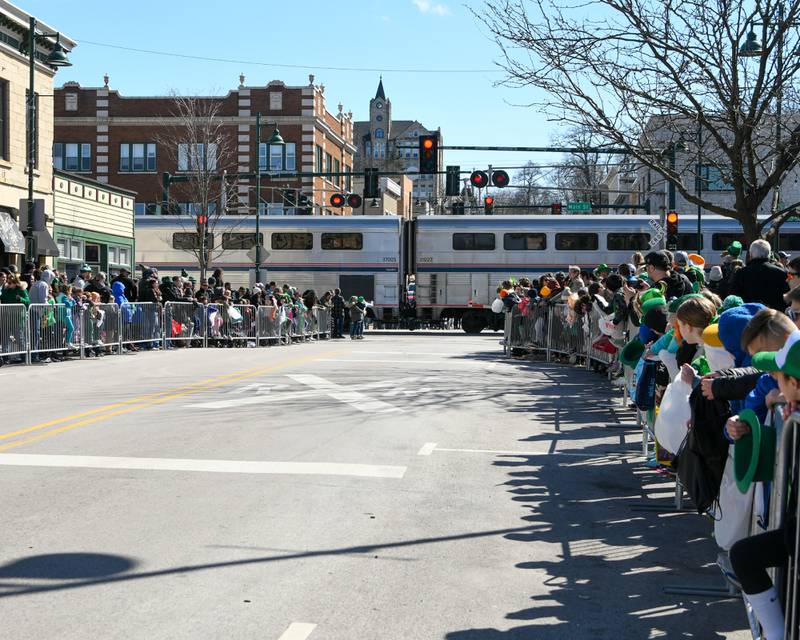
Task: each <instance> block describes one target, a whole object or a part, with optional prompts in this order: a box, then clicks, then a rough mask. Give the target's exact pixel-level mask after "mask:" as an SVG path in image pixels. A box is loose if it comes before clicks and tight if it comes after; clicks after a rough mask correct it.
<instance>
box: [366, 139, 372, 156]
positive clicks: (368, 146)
mask: <svg viewBox="0 0 800 640" xmlns="http://www.w3.org/2000/svg"><path fill="white" fill-rule="evenodd" d="M371 154H372V143H371V142H365V143H364V155H365V156H367V157H368V158H369V156H370V155H371Z"/></svg>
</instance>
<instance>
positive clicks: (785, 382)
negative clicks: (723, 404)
mask: <svg viewBox="0 0 800 640" xmlns="http://www.w3.org/2000/svg"><path fill="white" fill-rule="evenodd" d="M752 364H753V366H754V367H755V368H756V369H759V370H761V371H766V372H768V373H770V374H772V376H774V377H775V379H776V380H777V382H778V387H779V388H780V390H781V393H782V394H783V396H784V399H785V400H786V402H787V411H792V410H794V407H796V406H797V404H798V403H800V330H798V331H794V332H792V333H790V334H789V337H788V338H787V339H786V342H785V344H784V345H783V347H781V348H780V349H779V350H778V351H762V352H760V353H756V354H755V355H754V356H753V361H752ZM751 414H752V412H749V413H745V412H742V413H740V414H739V415H738V416H734V417H733V418H731V419H730V420H729V421H728V424H727V425H726V431H727V432H728V435H730V437H731V438H733V440H734V441H735V444H734V447H735V449H734V451H735V458H736V457H739V458H740V460H739V461H737V462H736V465H737V466H738V467H740V469H739V470H738V472H737V484H739V479H740V478H741V479H742V483H744V481H747V482H748V483H749V482H750V481H752V480H754V479H758V478H759V477H760V478H766V477H768V476H769V472H770V471H771V465H770V464H769V463H770V454H771V459H772V461H773V463H774V456H775V443H774V433H770V432H768V431H765V430H764V428H763V427H761V425H760V422H759V421H758V418H757V417H755V416H754V415H751ZM770 447H771V449H772V450H771V451H769V449H770ZM747 453H749V454H750V455H744V454H747ZM762 467H763V468H762ZM740 489H741V486H740ZM796 500H797V498H796V495H795V494H794V493H793V494H792V497H791V499H790V503H789V506H788V508H787V513H790V514H793V513H795V511H796V504H797V503H796ZM796 526H797V525H796V521H795V520H794V518H788V519H787V521H786V524H784V526H783V527H780V528H778V529H776V530H774V531H768V532H766V533H762V534H759V535H756V536H751V537H749V538H744V539H743V540H739V541H738V542H737V543H736V544H734V545H733V547H731V551H730V559H731V565H732V566H733V570H734V571H735V573H736V576H737V578H739V580H740V581H741V584H742V591H743V592H744V596H745V598H746V599H747V601H748V603H749V604H750V606H751V607H752V609H753V612H754V613H755V615H756V618H758V621H759V623H760V624H761V626H762V628H763V630H764V635H763V636H762V637H763V638H765V640H773V639H777V638H783V630H784V615H783V610H782V609H781V604H780V600H779V598H778V591H777V589H776V588H775V586H774V585H773V584H772V581H771V580H770V577H769V574H768V573H767V569H768V568H770V567H783V566H785V565H786V564H787V562H788V559H789V555H790V554H791V553H792V549H790V548H789V545H788V543H787V541H788V540H790V539H792V540H793V538H794V535H795V529H796ZM787 529H789V530H787Z"/></svg>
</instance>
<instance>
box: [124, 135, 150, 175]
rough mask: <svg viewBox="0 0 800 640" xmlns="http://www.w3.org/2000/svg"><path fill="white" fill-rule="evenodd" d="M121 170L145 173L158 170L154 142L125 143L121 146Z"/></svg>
mask: <svg viewBox="0 0 800 640" xmlns="http://www.w3.org/2000/svg"><path fill="white" fill-rule="evenodd" d="M119 170H120V171H130V172H144V171H155V170H156V145H155V143H154V142H142V143H140V142H123V143H122V144H120V145H119Z"/></svg>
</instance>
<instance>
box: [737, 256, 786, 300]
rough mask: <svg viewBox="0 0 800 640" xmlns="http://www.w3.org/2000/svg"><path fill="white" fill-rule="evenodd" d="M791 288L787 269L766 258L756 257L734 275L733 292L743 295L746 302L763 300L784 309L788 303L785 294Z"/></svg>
mask: <svg viewBox="0 0 800 640" xmlns="http://www.w3.org/2000/svg"><path fill="white" fill-rule="evenodd" d="M788 290H789V283H788V282H787V281H786V271H784V270H783V269H782V268H781V267H779V266H778V265H776V264H772V263H771V262H768V261H767V260H766V259H764V258H755V259H753V260H750V262H748V263H747V266H746V267H743V268H741V269H739V270H738V271H737V272H736V273H735V274H734V276H733V285H732V286H731V293H732V294H734V295H737V296H741V297H742V300H744V301H745V302H761V303H762V304H765V305H767V306H768V307H771V308H773V309H775V310H776V311H783V310H784V309H786V306H787V305H786V303H785V302H784V300H783V294H784V293H786V292H787V291H788Z"/></svg>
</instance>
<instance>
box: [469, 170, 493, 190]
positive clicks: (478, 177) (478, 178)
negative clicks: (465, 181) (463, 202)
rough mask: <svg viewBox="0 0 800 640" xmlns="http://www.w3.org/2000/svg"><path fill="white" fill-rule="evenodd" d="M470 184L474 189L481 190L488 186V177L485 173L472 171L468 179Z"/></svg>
mask: <svg viewBox="0 0 800 640" xmlns="http://www.w3.org/2000/svg"><path fill="white" fill-rule="evenodd" d="M469 182H470V184H471V185H472V186H473V187H475V188H476V189H483V188H484V187H486V186H487V185H488V184H489V176H488V175H486V172H485V171H473V172H472V175H470V177H469Z"/></svg>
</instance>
